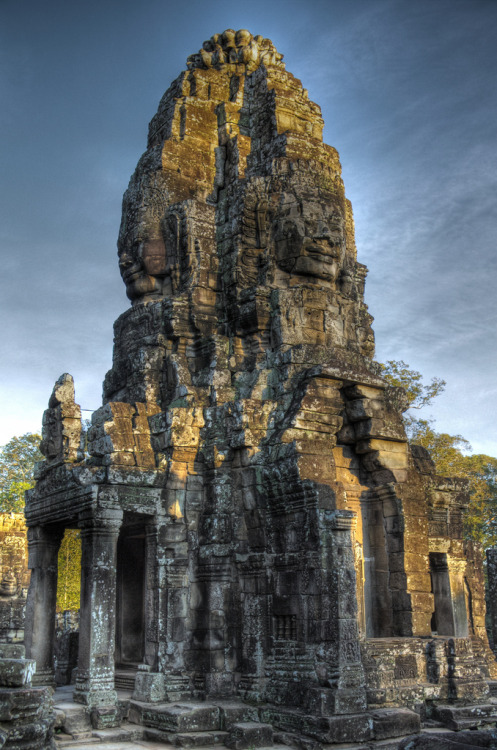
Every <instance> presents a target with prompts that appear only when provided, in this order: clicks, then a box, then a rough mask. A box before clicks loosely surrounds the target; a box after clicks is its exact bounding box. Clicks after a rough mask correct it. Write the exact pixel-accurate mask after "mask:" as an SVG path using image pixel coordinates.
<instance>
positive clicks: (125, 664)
mask: <svg viewBox="0 0 497 750" xmlns="http://www.w3.org/2000/svg"><path fill="white" fill-rule="evenodd" d="M144 579H145V529H144V527H143V525H127V526H123V528H122V529H121V533H120V534H119V540H118V543H117V602H116V666H117V667H121V668H128V669H129V668H130V667H137V666H138V664H141V663H142V662H143V656H144V641H145V637H144V632H145V629H144V620H145V608H144V601H145V597H144Z"/></svg>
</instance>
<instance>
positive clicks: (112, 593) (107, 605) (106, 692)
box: [74, 509, 123, 708]
mask: <svg viewBox="0 0 497 750" xmlns="http://www.w3.org/2000/svg"><path fill="white" fill-rule="evenodd" d="M122 518H123V512H122V510H120V509H108V510H102V511H99V512H98V513H94V512H89V513H85V514H83V515H82V516H81V517H80V521H79V527H80V529H81V607H80V625H79V656H78V673H77V678H76V689H75V692H74V700H75V701H76V702H78V703H84V704H85V705H87V706H90V707H92V708H93V707H99V706H114V705H116V703H117V694H116V691H115V688H114V649H115V632H116V563H117V539H118V536H119V530H120V528H121V523H122Z"/></svg>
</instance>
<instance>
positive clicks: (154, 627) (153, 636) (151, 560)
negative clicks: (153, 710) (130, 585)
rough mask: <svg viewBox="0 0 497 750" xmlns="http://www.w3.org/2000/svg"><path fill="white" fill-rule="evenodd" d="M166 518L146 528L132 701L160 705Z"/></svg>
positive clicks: (164, 633)
mask: <svg viewBox="0 0 497 750" xmlns="http://www.w3.org/2000/svg"><path fill="white" fill-rule="evenodd" d="M165 523H166V519H165V517H164V516H162V515H156V516H154V517H153V518H150V519H149V520H148V521H147V523H146V525H145V533H146V543H145V602H144V609H145V613H144V614H145V653H144V656H143V664H140V665H139V666H138V673H137V675H136V679H135V688H134V692H133V696H132V697H133V699H134V700H138V701H143V702H144V703H163V702H165V701H166V700H167V696H166V679H165V676H164V674H163V672H161V671H159V664H161V665H162V666H163V663H164V655H163V654H162V653H161V651H162V650H163V649H165V648H166V647H167V628H166V623H165V617H164V614H163V612H164V609H165V605H164V599H165V596H166V586H165V579H166V570H165V559H164V552H163V550H162V549H161V548H160V545H159V537H164V535H165V530H164V526H165Z"/></svg>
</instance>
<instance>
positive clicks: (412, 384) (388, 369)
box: [381, 359, 447, 409]
mask: <svg viewBox="0 0 497 750" xmlns="http://www.w3.org/2000/svg"><path fill="white" fill-rule="evenodd" d="M381 366H382V368H383V376H384V377H385V378H386V380H387V381H388V383H389V385H394V386H402V388H404V390H405V392H406V395H407V401H408V404H409V407H408V408H409V409H422V408H423V406H430V404H431V403H432V401H433V399H434V398H435V397H436V396H438V395H439V394H440V393H442V392H443V391H444V390H445V386H446V385H447V383H446V382H445V380H442V379H441V378H432V380H431V382H430V383H428V385H426V384H425V383H423V376H422V375H421V373H420V372H418V371H417V370H411V368H410V367H409V365H407V364H406V363H405V362H403V361H402V360H401V359H399V360H395V359H389V360H388V362H386V364H384V365H383V364H382V365H381Z"/></svg>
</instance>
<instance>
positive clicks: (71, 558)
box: [0, 432, 81, 612]
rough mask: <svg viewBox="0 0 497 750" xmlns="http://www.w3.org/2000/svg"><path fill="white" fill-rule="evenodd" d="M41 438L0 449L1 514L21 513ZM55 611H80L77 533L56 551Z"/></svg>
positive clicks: (35, 436)
mask: <svg viewBox="0 0 497 750" xmlns="http://www.w3.org/2000/svg"><path fill="white" fill-rule="evenodd" d="M40 441H41V435H38V434H37V433H31V432H28V433H26V434H25V435H21V437H13V438H12V439H11V440H9V442H8V443H7V444H6V445H4V446H3V447H2V448H0V513H22V511H23V510H24V492H25V491H26V490H29V489H30V488H31V487H33V486H34V478H33V472H34V465H35V463H36V461H41V460H42V459H43V456H42V454H41V453H40V450H39V447H38V446H39V444H40ZM58 567H59V574H58V586H57V609H58V610H59V611H61V612H62V611H63V610H64V609H79V591H80V578H81V542H80V536H79V531H78V530H77V529H67V530H66V532H65V534H64V538H63V540H62V544H61V546H60V550H59V564H58Z"/></svg>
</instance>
